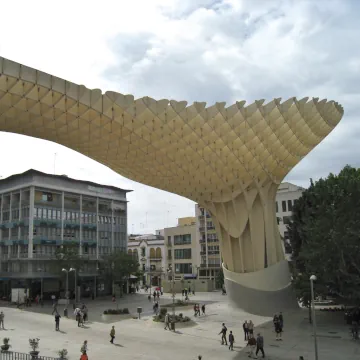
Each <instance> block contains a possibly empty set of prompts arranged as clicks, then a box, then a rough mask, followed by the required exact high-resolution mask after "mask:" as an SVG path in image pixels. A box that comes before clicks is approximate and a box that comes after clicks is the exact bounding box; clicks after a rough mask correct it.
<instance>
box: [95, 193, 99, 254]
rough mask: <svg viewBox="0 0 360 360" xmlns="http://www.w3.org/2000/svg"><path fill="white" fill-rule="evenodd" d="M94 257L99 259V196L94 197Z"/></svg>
mask: <svg viewBox="0 0 360 360" xmlns="http://www.w3.org/2000/svg"><path fill="white" fill-rule="evenodd" d="M96 259H97V260H99V198H98V197H97V198H96Z"/></svg>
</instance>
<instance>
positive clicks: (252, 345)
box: [246, 336, 256, 358]
mask: <svg viewBox="0 0 360 360" xmlns="http://www.w3.org/2000/svg"><path fill="white" fill-rule="evenodd" d="M246 346H249V347H250V353H249V358H252V357H255V347H256V339H255V338H254V337H253V336H250V337H249V341H248V343H247V345H246Z"/></svg>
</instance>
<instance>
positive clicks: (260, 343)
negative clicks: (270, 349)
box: [255, 333, 265, 358]
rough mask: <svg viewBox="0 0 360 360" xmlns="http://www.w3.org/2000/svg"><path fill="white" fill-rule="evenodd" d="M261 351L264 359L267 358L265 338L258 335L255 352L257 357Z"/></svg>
mask: <svg viewBox="0 0 360 360" xmlns="http://www.w3.org/2000/svg"><path fill="white" fill-rule="evenodd" d="M259 351H260V352H261V353H262V357H263V358H264V357H265V352H264V337H263V336H262V335H261V334H260V333H258V334H257V338H256V352H255V355H256V356H257V354H258V353H259Z"/></svg>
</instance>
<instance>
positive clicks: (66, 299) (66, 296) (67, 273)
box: [61, 269, 69, 316]
mask: <svg viewBox="0 0 360 360" xmlns="http://www.w3.org/2000/svg"><path fill="white" fill-rule="evenodd" d="M61 271H63V272H65V273H66V288H65V301H66V307H65V311H66V313H65V311H64V313H65V314H66V315H65V316H67V308H68V297H69V296H68V293H69V270H66V269H62V270H61Z"/></svg>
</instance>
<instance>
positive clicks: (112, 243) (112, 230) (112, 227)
mask: <svg viewBox="0 0 360 360" xmlns="http://www.w3.org/2000/svg"><path fill="white" fill-rule="evenodd" d="M111 251H114V201H113V200H111Z"/></svg>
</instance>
